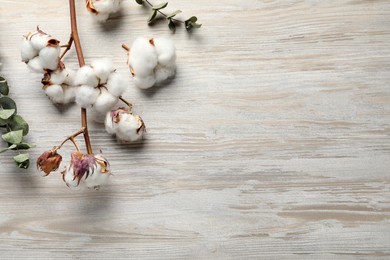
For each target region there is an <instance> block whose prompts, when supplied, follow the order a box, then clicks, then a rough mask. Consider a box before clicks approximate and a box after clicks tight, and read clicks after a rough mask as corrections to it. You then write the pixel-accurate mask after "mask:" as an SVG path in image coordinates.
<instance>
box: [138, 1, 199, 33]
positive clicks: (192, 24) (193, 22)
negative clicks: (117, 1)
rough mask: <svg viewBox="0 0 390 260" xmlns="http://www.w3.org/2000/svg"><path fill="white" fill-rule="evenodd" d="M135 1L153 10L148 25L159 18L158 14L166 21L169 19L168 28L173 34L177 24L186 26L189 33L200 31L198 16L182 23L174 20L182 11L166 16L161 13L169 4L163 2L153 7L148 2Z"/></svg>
mask: <svg viewBox="0 0 390 260" xmlns="http://www.w3.org/2000/svg"><path fill="white" fill-rule="evenodd" d="M135 1H136V2H137V4H139V5H143V4H144V3H145V4H147V5H149V6H150V7H151V8H152V12H151V13H150V15H149V18H148V23H151V22H152V21H154V19H155V18H156V17H157V14H161V15H162V16H163V17H165V19H167V21H168V27H169V29H170V30H171V31H172V32H175V31H176V23H182V24H184V26H185V28H186V30H187V31H191V30H192V29H198V28H200V27H201V26H202V25H201V24H199V23H197V21H198V18H197V17H196V16H191V17H190V18H188V19H187V20H185V21H181V20H178V19H176V18H174V17H175V16H176V15H177V14H179V13H181V11H180V10H176V11H174V12H172V13H170V14H166V13H164V12H163V11H161V10H162V9H164V8H165V7H167V6H168V2H163V3H160V4H154V5H153V4H152V3H150V2H149V1H148V0H135Z"/></svg>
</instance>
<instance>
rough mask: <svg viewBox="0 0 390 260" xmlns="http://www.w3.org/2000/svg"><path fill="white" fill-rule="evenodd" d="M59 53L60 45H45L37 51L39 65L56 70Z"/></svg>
mask: <svg viewBox="0 0 390 260" xmlns="http://www.w3.org/2000/svg"><path fill="white" fill-rule="evenodd" d="M59 55H60V47H51V46H48V47H45V48H43V49H42V50H40V51H39V58H40V62H41V66H42V67H43V68H44V69H49V70H56V69H57V68H58V61H59Z"/></svg>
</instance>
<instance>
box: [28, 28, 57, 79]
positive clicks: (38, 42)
mask: <svg viewBox="0 0 390 260" xmlns="http://www.w3.org/2000/svg"><path fill="white" fill-rule="evenodd" d="M20 54H21V58H22V61H23V62H25V63H26V64H27V65H28V67H29V68H30V69H31V70H32V71H34V72H38V73H43V72H44V71H48V70H56V69H57V68H58V67H59V55H60V46H59V41H58V40H57V39H55V38H53V37H51V36H50V35H48V34H47V33H45V32H43V31H42V30H41V29H39V28H38V29H37V31H35V32H33V33H29V34H28V35H27V36H25V37H24V39H23V42H22V44H21V47H20Z"/></svg>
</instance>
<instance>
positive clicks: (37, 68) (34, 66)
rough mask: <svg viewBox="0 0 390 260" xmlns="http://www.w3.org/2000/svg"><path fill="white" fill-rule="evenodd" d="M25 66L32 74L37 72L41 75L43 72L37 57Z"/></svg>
mask: <svg viewBox="0 0 390 260" xmlns="http://www.w3.org/2000/svg"><path fill="white" fill-rule="evenodd" d="M27 65H28V67H29V68H30V69H31V70H32V71H34V72H37V73H43V72H44V70H43V67H42V65H41V60H40V58H39V56H37V57H35V58H33V59H31V60H30V61H29V62H28V63H27Z"/></svg>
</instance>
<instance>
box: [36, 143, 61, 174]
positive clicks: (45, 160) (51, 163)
mask: <svg viewBox="0 0 390 260" xmlns="http://www.w3.org/2000/svg"><path fill="white" fill-rule="evenodd" d="M61 161H62V156H61V155H60V154H58V153H57V151H56V150H55V149H53V150H50V151H46V152H44V153H43V154H41V155H40V156H39V157H38V159H37V168H38V169H39V170H40V171H42V172H44V173H46V175H45V176H47V175H49V174H50V173H51V172H53V171H55V170H57V169H58V167H59V166H60V164H61Z"/></svg>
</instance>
